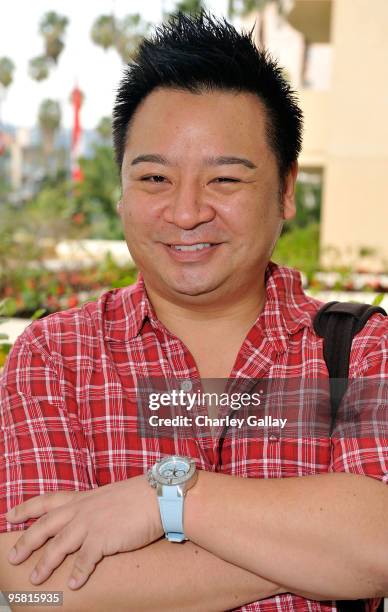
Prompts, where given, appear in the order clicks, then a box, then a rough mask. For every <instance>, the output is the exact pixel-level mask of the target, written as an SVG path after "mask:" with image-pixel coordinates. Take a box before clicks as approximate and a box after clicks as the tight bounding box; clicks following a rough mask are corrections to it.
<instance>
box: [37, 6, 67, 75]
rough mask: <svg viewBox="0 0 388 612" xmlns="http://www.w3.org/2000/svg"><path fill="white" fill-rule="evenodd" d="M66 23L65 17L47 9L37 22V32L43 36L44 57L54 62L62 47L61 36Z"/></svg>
mask: <svg viewBox="0 0 388 612" xmlns="http://www.w3.org/2000/svg"><path fill="white" fill-rule="evenodd" d="M68 23H69V20H68V18H67V17H65V16H63V15H58V13H55V11H49V12H48V13H46V14H45V15H43V18H42V20H41V22H40V24H39V33H40V34H41V35H42V36H43V39H44V43H45V54H46V57H47V58H48V59H50V60H52V61H53V62H54V63H55V64H56V63H57V61H58V57H59V55H60V54H61V52H62V50H63V48H64V43H63V40H62V38H63V36H64V34H65V31H66V27H67V25H68Z"/></svg>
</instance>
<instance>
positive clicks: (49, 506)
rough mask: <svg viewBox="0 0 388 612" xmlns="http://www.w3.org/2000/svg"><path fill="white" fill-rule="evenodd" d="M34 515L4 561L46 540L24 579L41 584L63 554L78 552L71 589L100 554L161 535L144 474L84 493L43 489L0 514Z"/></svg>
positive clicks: (10, 517) (14, 519) (18, 518)
mask: <svg viewBox="0 0 388 612" xmlns="http://www.w3.org/2000/svg"><path fill="white" fill-rule="evenodd" d="M36 517H40V518H38V520H37V521H36V522H35V523H34V524H33V525H31V526H30V527H29V528H28V529H27V530H26V531H25V532H24V533H23V535H22V536H21V537H20V538H19V539H18V541H17V542H16V544H15V547H14V549H12V551H13V550H15V551H16V554H15V555H14V556H12V551H10V553H9V555H8V560H9V561H10V562H11V563H14V564H18V563H21V562H22V561H25V559H27V558H28V557H29V556H30V555H31V553H32V552H33V551H34V550H37V549H38V548H40V547H41V546H43V544H44V543H45V542H46V541H47V540H48V539H49V538H52V539H51V540H50V541H49V543H48V545H47V546H46V548H45V551H44V553H43V555H42V556H41V558H40V559H39V561H38V563H37V565H36V567H35V568H34V571H33V572H32V573H31V576H30V580H31V582H32V583H33V584H40V583H41V582H44V581H45V580H47V578H48V577H49V576H50V575H51V573H52V572H53V570H54V569H55V568H56V567H58V566H59V565H60V564H61V563H62V561H63V560H64V558H65V557H66V555H68V554H69V553H73V552H75V551H78V553H77V555H76V557H75V560H74V565H73V569H72V572H71V576H70V580H69V582H68V586H69V588H71V589H76V588H79V587H81V586H83V585H84V584H85V582H86V581H87V580H88V578H89V576H90V575H91V573H92V572H93V571H94V568H95V566H96V564H97V563H98V562H99V561H100V560H101V559H102V558H103V557H104V556H107V555H114V554H115V553H118V552H126V551H131V550H136V549H137V548H142V547H143V546H147V545H148V544H151V542H154V541H155V540H157V539H159V538H160V537H161V536H162V535H163V533H164V531H163V528H162V524H161V520H160V512H159V506H158V502H157V497H156V492H155V489H153V488H152V487H150V486H149V484H148V482H147V481H146V478H145V476H136V477H134V478H129V479H128V480H122V481H119V482H114V483H111V484H109V485H105V486H103V487H100V488H97V489H92V490H90V491H60V492H55V493H45V494H44V495H39V496H37V497H33V498H32V499H29V500H28V501H26V502H24V503H23V504H19V505H18V506H15V507H14V508H13V509H12V510H10V512H8V514H7V515H6V519H7V521H8V522H10V523H21V522H24V521H26V520H27V519H29V518H36ZM35 572H36V575H35ZM73 580H74V582H73Z"/></svg>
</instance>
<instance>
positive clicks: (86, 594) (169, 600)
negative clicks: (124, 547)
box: [0, 532, 282, 612]
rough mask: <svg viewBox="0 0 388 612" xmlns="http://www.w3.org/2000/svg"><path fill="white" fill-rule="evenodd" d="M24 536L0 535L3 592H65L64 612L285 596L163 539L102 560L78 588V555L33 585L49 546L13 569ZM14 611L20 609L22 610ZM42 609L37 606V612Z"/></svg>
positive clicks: (174, 610) (223, 606)
mask: <svg viewBox="0 0 388 612" xmlns="http://www.w3.org/2000/svg"><path fill="white" fill-rule="evenodd" d="M20 535H21V532H10V533H3V534H1V535H0V590H4V591H5V590H8V591H12V590H30V591H42V590H50V591H63V593H64V607H63V608H61V610H63V611H74V610H77V612H84V611H85V612H86V611H89V610H93V611H94V612H105V611H106V610H107V609H108V608H109V609H112V610H115V612H128V610H134V611H135V610H136V612H141V611H143V610H144V611H148V612H150V611H153V610H158V611H159V610H160V612H203V611H204V610H206V611H207V612H213V611H214V612H215V611H220V610H227V609H231V608H234V607H238V606H240V605H243V604H244V603H247V602H250V601H256V600H258V599H262V598H264V597H270V596H272V595H275V594H277V593H280V592H282V589H279V588H278V587H277V586H276V585H275V584H272V583H271V582H269V581H267V580H265V579H263V578H260V577H258V576H256V575H255V574H252V573H250V572H247V571H246V570H243V569H241V568H239V567H237V566H235V565H232V564H230V563H227V562H225V561H222V560H220V559H218V558H217V557H215V556H214V555H212V554H211V553H209V552H207V551H206V550H203V549H202V548H200V547H199V546H196V545H195V544H193V543H192V542H186V543H185V544H183V545H174V544H171V543H170V542H167V540H165V539H162V540H158V541H157V542H155V543H153V544H151V545H149V546H147V547H145V548H142V549H140V550H136V551H133V552H125V553H119V554H115V555H112V556H107V557H104V558H103V559H102V560H101V561H100V563H98V564H97V565H96V569H95V571H94V572H93V574H92V575H91V576H90V579H89V580H88V581H87V582H86V584H85V585H84V586H83V587H82V588H80V589H78V590H75V591H74V590H71V589H69V588H68V587H67V581H68V578H69V576H70V574H71V570H72V567H73V564H74V561H75V557H76V554H75V553H72V554H69V555H68V556H67V557H66V558H65V560H64V561H63V563H62V564H61V565H60V566H59V567H58V568H57V569H56V570H54V572H53V573H52V574H51V576H50V577H49V578H48V579H47V580H46V581H45V582H43V583H42V584H38V585H33V584H31V583H30V582H29V578H28V577H29V575H30V574H31V572H32V570H33V568H34V567H35V565H36V564H37V563H38V560H39V558H40V556H41V555H42V551H44V550H45V548H46V547H47V545H44V546H43V548H41V549H39V550H37V551H35V552H33V553H32V555H31V556H30V557H28V559H27V560H26V561H24V563H22V564H20V565H14V566H12V565H11V564H10V563H9V562H8V560H7V554H8V552H9V550H10V549H11V548H12V546H13V545H14V544H15V542H16V541H17V539H18V538H19V537H20ZM48 609H52V610H54V609H56V608H47V606H46V607H44V608H43V607H42V611H43V612H47V610H48ZM12 610H19V606H13V607H12ZM20 610H22V608H20ZM23 610H24V608H23ZM38 610H39V608H36V607H35V606H34V611H35V612H38Z"/></svg>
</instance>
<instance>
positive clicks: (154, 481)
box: [147, 455, 197, 487]
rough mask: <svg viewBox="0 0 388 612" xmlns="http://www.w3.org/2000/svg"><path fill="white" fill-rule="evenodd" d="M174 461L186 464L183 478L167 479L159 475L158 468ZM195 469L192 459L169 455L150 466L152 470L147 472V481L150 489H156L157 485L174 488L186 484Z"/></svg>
mask: <svg viewBox="0 0 388 612" xmlns="http://www.w3.org/2000/svg"><path fill="white" fill-rule="evenodd" d="M174 460H179V461H184V462H185V463H187V464H188V467H189V469H188V471H187V472H186V474H185V475H184V476H178V477H169V478H166V477H164V476H161V474H160V473H159V470H160V468H161V467H162V466H163V465H165V464H166V463H170V462H174ZM196 469H197V468H196V465H195V461H194V459H191V457H180V456H179V455H170V456H169V457H164V459H161V460H160V461H158V462H157V463H155V464H154V465H153V466H152V468H151V469H150V470H148V473H147V479H148V482H149V483H150V485H151V486H152V487H156V486H157V485H158V484H161V485H165V486H170V487H175V486H177V485H181V484H184V483H186V482H188V481H189V480H191V478H193V476H194V474H195V472H196Z"/></svg>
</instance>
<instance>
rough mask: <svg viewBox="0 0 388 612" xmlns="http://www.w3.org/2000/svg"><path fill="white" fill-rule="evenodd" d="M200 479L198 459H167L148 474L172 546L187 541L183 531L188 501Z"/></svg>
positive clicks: (173, 456)
mask: <svg viewBox="0 0 388 612" xmlns="http://www.w3.org/2000/svg"><path fill="white" fill-rule="evenodd" d="M197 478H198V473H197V470H196V467H195V461H194V459H190V457H178V456H177V455H172V456H170V457H165V458H164V459H162V460H161V461H158V462H157V463H155V464H154V465H153V466H152V468H151V469H150V470H148V472H147V480H148V482H149V483H150V485H151V487H154V488H155V489H156V493H157V496H158V502H159V509H160V517H161V519H162V525H163V529H164V533H165V534H166V538H167V539H168V540H169V541H170V542H182V541H183V540H187V538H186V537H185V534H184V531H183V506H184V499H185V495H186V493H187V491H188V490H189V489H191V487H193V486H194V485H195V483H196V481H197Z"/></svg>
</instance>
